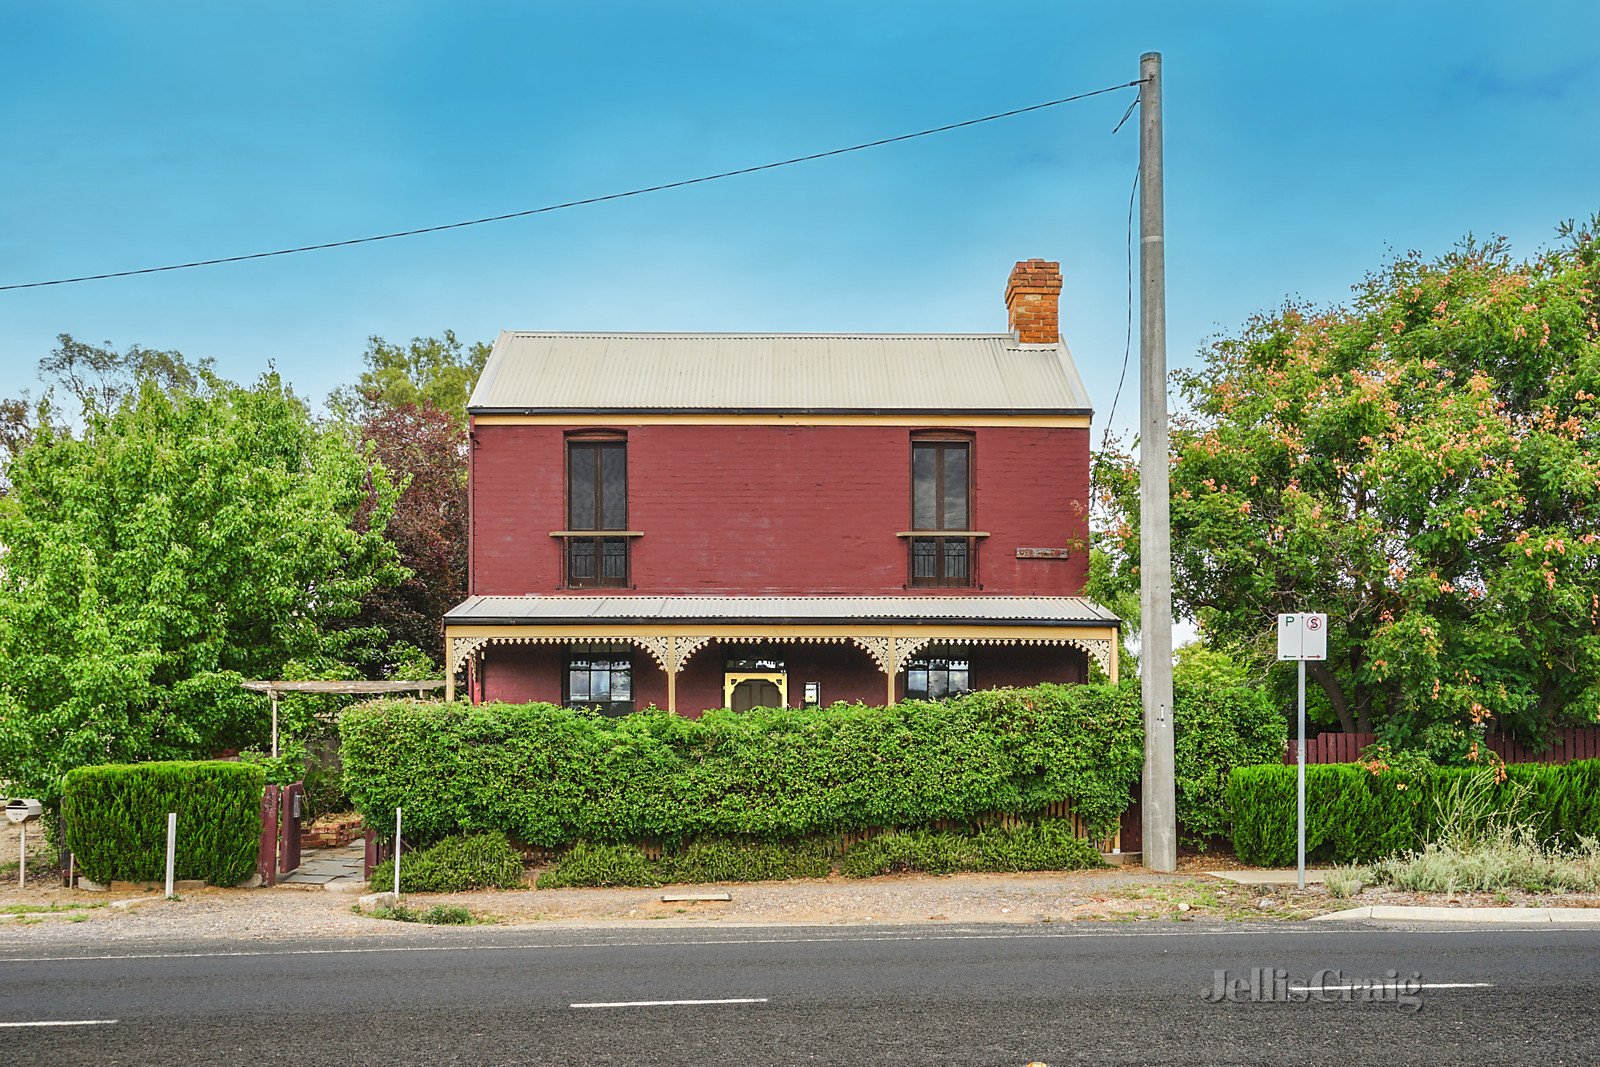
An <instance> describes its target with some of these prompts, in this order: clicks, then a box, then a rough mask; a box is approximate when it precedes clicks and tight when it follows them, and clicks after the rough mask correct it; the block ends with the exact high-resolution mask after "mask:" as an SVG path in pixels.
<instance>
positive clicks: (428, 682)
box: [239, 679, 451, 756]
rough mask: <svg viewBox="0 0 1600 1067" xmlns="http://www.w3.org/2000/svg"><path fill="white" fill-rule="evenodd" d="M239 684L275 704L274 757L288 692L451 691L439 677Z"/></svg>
mask: <svg viewBox="0 0 1600 1067" xmlns="http://www.w3.org/2000/svg"><path fill="white" fill-rule="evenodd" d="M239 686H240V688H242V689H248V690H250V691H251V692H252V693H265V694H267V700H268V701H269V702H270V703H271V704H272V754H273V755H274V756H276V755H277V754H278V698H279V697H281V696H282V695H283V694H284V693H322V694H324V695H335V696H378V695H380V694H383V693H415V694H417V696H419V697H426V696H427V695H428V694H429V693H430V692H432V691H433V690H435V689H438V688H439V687H440V686H444V688H445V689H446V690H447V691H449V690H450V689H451V687H450V686H448V685H446V683H444V682H443V681H440V680H437V679H418V680H416V681H404V680H398V681H391V682H342V681H315V682H287V681H277V680H272V681H268V680H260V679H251V680H249V681H244V682H240V683H239Z"/></svg>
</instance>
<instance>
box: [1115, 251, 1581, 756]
mask: <svg viewBox="0 0 1600 1067" xmlns="http://www.w3.org/2000/svg"><path fill="white" fill-rule="evenodd" d="M1597 223H1600V219H1597V220H1596V222H1592V223H1590V224H1589V225H1587V226H1581V227H1580V226H1574V225H1568V226H1565V227H1563V228H1562V230H1561V238H1560V241H1559V243H1558V244H1557V245H1555V246H1553V247H1552V248H1550V249H1549V250H1546V251H1543V252H1541V253H1540V254H1538V255H1536V256H1535V257H1533V258H1532V259H1529V260H1527V261H1516V260H1514V259H1513V258H1512V257H1511V255H1510V253H1509V251H1508V250H1507V247H1506V245H1505V244H1504V242H1502V241H1493V242H1490V243H1487V244H1478V243H1473V242H1470V241H1469V242H1468V243H1466V244H1465V245H1463V246H1462V247H1460V248H1459V249H1457V250H1456V251H1453V252H1451V253H1449V254H1447V255H1444V256H1442V257H1439V258H1437V259H1432V260H1427V259H1424V258H1423V257H1421V256H1420V255H1418V254H1415V253H1413V254H1410V255H1406V256H1403V257H1400V258H1398V259H1396V260H1395V261H1393V262H1391V263H1389V264H1388V265H1386V266H1385V267H1384V268H1383V269H1381V270H1379V271H1377V272H1376V273H1374V274H1372V275H1371V276H1369V277H1368V278H1367V279H1365V280H1364V281H1363V282H1362V283H1361V284H1360V285H1358V286H1357V287H1356V288H1355V295H1354V299H1353V301H1352V302H1351V303H1350V304H1349V305H1346V306H1337V307H1329V308H1314V307H1309V306H1303V305H1298V304H1295V305H1288V306H1285V307H1283V308H1282V309H1280V310H1278V311H1277V312H1275V313H1272V314H1267V315H1261V316H1258V317H1256V318H1254V319H1252V320H1251V321H1250V322H1249V323H1248V324H1247V325H1246V326H1245V328H1244V329H1243V330H1242V331H1241V332H1240V333H1239V334H1238V335H1237V336H1234V337H1226V338H1223V339H1220V340H1218V341H1216V342H1215V343H1214V344H1213V345H1212V346H1211V347H1210V348H1209V350H1208V351H1207V352H1206V353H1205V358H1204V362H1203V364H1202V365H1201V366H1200V367H1199V368H1198V369H1196V370H1193V371H1187V372H1180V373H1179V374H1177V375H1176V376H1175V377H1176V379H1177V382H1178V384H1179V386H1180V389H1181V392H1182V395H1183V397H1184V400H1185V401H1186V410H1185V411H1184V412H1183V413H1182V414H1181V415H1180V416H1179V417H1177V418H1176V419H1175V420H1174V424H1173V427H1172V463H1173V467H1172V524H1173V566H1174V578H1173V580H1174V599H1175V601H1176V606H1177V608H1178V610H1179V611H1180V612H1181V613H1185V614H1187V615H1189V616H1190V617H1192V618H1194V619H1196V620H1197V621H1198V622H1199V624H1200V627H1201V634H1202V638H1203V640H1205V641H1206V642H1207V643H1208V644H1210V645H1212V646H1213V647H1217V648H1222V649H1227V650H1229V651H1232V652H1234V653H1235V654H1236V655H1237V656H1239V657H1241V658H1243V659H1244V660H1245V661H1247V662H1248V663H1250V664H1252V665H1253V666H1255V667H1256V668H1258V669H1261V670H1264V669H1265V668H1266V667H1267V666H1268V665H1269V664H1270V662H1271V661H1272V659H1273V657H1274V654H1275V653H1274V647H1275V646H1274V644H1273V633H1274V630H1273V617H1274V616H1275V615H1277V614H1278V613H1280V612H1291V611H1326V612H1327V613H1328V615H1329V620H1330V626H1329V630H1330V642H1329V659H1328V661H1327V662H1326V663H1321V664H1315V665H1312V668H1311V675H1312V677H1313V678H1314V679H1315V680H1316V682H1317V683H1318V684H1319V686H1320V688H1321V691H1322V693H1323V695H1324V696H1325V698H1326V703H1325V705H1323V711H1324V714H1326V715H1327V717H1328V718H1329V719H1336V720H1337V721H1338V722H1339V724H1340V725H1341V726H1342V727H1343V728H1344V729H1345V730H1347V731H1356V730H1361V731H1367V730H1373V729H1376V730H1378V731H1379V732H1380V733H1383V734H1385V735H1386V736H1387V738H1388V739H1390V740H1391V741H1394V742H1397V743H1399V744H1402V745H1407V746H1411V747H1425V748H1432V749H1434V750H1441V751H1447V750H1450V749H1452V748H1454V749H1457V750H1460V749H1464V748H1465V747H1466V746H1467V745H1470V743H1471V741H1472V740H1473V738H1474V737H1475V736H1477V735H1480V734H1481V733H1482V732H1483V730H1484V729H1485V728H1486V727H1487V726H1488V725H1489V724H1490V723H1493V724H1494V725H1495V727H1496V728H1497V729H1503V730H1509V731H1511V732H1513V733H1516V734H1519V735H1521V736H1524V737H1528V738H1531V739H1535V740H1536V739H1537V738H1538V737H1539V736H1540V735H1542V734H1543V733H1544V732H1545V731H1546V730H1547V729H1549V728H1550V727H1552V726H1556V725H1563V724H1567V723H1573V722H1594V721H1596V719H1597V713H1600V238H1597V235H1596V228H1597ZM1097 486H1098V487H1099V493H1100V497H1099V499H1098V501H1097V504H1098V506H1099V508H1100V514H1101V516H1102V518H1103V520H1104V521H1103V522H1102V523H1101V529H1102V537H1101V540H1100V552H1101V557H1100V560H1099V575H1100V581H1101V585H1102V588H1104V589H1115V588H1117V587H1118V586H1119V585H1120V586H1122V587H1127V586H1129V585H1132V584H1136V583H1137V568H1138V556H1137V553H1138V530H1137V520H1138V508H1137V477H1136V472H1135V471H1134V470H1133V469H1132V466H1131V458H1130V457H1129V456H1127V455H1126V454H1124V453H1122V452H1120V451H1119V450H1117V449H1115V448H1113V449H1108V450H1107V452H1106V453H1105V454H1103V455H1101V456H1100V457H1099V458H1098V463H1097Z"/></svg>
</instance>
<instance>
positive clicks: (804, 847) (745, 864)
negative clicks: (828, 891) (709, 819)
mask: <svg viewBox="0 0 1600 1067" xmlns="http://www.w3.org/2000/svg"><path fill="white" fill-rule="evenodd" d="M660 866H661V870H662V879H661V880H662V881H663V882H766V881H773V880H776V879H780V878H826V877H828V875H830V874H832V873H833V857H832V856H831V855H830V854H829V852H828V848H827V846H826V845H825V844H824V843H822V842H820V841H793V842H784V843H781V844H780V843H777V842H771V841H727V840H721V839H717V840H710V841H695V842H693V843H692V844H690V845H689V846H688V847H687V848H685V849H684V850H683V851H682V852H678V853H676V854H673V855H668V856H664V857H663V858H662V861H661V865H660Z"/></svg>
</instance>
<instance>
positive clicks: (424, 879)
mask: <svg viewBox="0 0 1600 1067" xmlns="http://www.w3.org/2000/svg"><path fill="white" fill-rule="evenodd" d="M371 884H372V886H373V887H374V888H377V889H389V888H392V887H393V886H394V860H392V859H388V860H384V861H383V862H382V863H380V864H378V865H377V866H376V867H374V868H373V870H372V880H371ZM521 885H522V857H521V856H520V855H518V854H517V850H516V849H514V848H512V847H511V843H510V842H509V841H507V840H506V835H505V834H503V833H500V832H499V831H497V830H491V831H488V832H486V833H481V834H468V835H466V836H464V837H447V838H445V839H444V840H443V841H440V842H438V843H437V844H435V845H432V846H431V847H429V848H425V849H422V850H420V851H417V852H402V853H401V855H400V892H402V893H460V892H464V891H465V890H468V889H516V888H518V887H520V886H521Z"/></svg>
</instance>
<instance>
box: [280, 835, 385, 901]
mask: <svg viewBox="0 0 1600 1067" xmlns="http://www.w3.org/2000/svg"><path fill="white" fill-rule="evenodd" d="M366 856H367V846H366V842H364V841H352V842H350V843H349V844H348V845H340V846H339V847H338V848H308V849H306V850H305V851H304V852H302V853H301V854H300V866H299V867H297V868H295V869H294V870H293V871H290V872H289V873H288V874H286V875H284V876H282V877H281V878H279V879H278V884H279V885H320V886H321V887H322V888H324V889H327V890H331V891H333V892H336V893H337V892H342V891H356V890H365V889H366V885H367V881H366V879H365V878H363V877H362V876H361V872H362V868H363V865H364V864H365V863H366Z"/></svg>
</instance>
